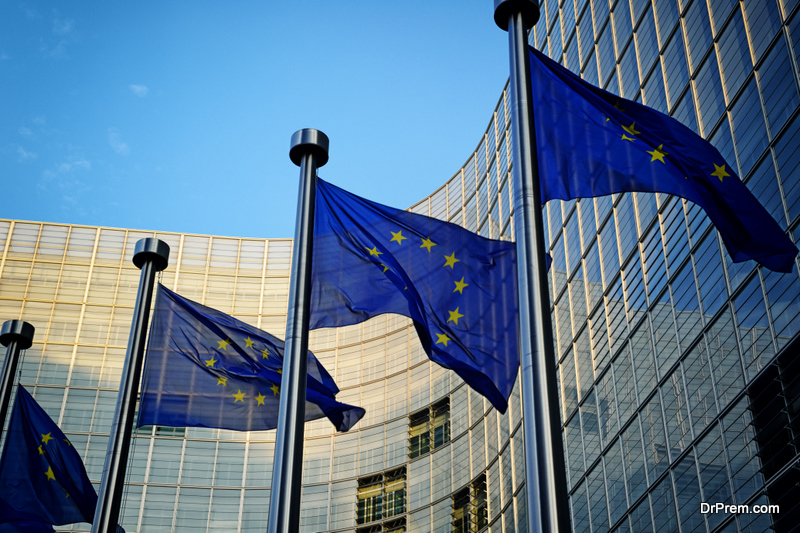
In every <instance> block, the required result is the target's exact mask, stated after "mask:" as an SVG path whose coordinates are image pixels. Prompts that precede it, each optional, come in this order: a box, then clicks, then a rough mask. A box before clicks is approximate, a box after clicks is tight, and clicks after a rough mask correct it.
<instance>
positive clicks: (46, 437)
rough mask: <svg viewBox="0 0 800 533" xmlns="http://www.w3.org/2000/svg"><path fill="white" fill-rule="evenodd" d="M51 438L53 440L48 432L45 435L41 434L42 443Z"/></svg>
mask: <svg viewBox="0 0 800 533" xmlns="http://www.w3.org/2000/svg"><path fill="white" fill-rule="evenodd" d="M51 440H53V437H51V436H50V433H48V434H47V435H44V434H43V435H42V442H43V443H44V444H47V443H48V442H50V441H51Z"/></svg>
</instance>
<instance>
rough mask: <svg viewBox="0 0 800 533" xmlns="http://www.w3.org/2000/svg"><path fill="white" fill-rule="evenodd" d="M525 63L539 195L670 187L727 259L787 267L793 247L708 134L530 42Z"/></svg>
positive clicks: (551, 196)
mask: <svg viewBox="0 0 800 533" xmlns="http://www.w3.org/2000/svg"><path fill="white" fill-rule="evenodd" d="M530 65H531V83H532V91H533V94H532V98H533V108H534V122H535V129H536V147H537V150H538V153H539V158H538V159H539V179H540V181H541V192H542V202H547V201H549V200H553V199H557V198H558V199H561V200H571V199H573V198H589V197H594V196H603V195H607V194H612V193H621V192H660V193H667V194H674V195H676V196H680V197H681V198H685V199H686V200H689V201H691V202H694V203H695V204H697V205H698V206H700V207H701V208H703V209H704V210H705V212H706V214H707V215H708V217H709V219H710V220H711V222H712V223H713V224H714V226H715V227H716V228H717V230H718V231H719V233H720V235H721V236H722V240H723V242H724V243H725V246H726V248H727V250H728V253H729V254H730V255H731V258H732V259H733V260H734V261H736V262H739V261H746V260H748V259H753V260H755V261H757V262H758V263H760V264H762V265H763V266H765V267H767V268H769V269H771V270H775V271H778V272H790V271H791V270H792V266H793V265H794V258H795V256H796V255H797V247H796V246H795V245H794V243H793V242H792V241H791V239H789V237H788V236H787V235H786V234H785V233H784V232H783V230H782V229H781V228H780V226H779V225H778V224H777V222H776V221H775V220H774V219H773V218H772V217H771V216H770V214H769V213H768V212H767V210H766V209H765V208H764V207H763V206H762V205H761V203H759V201H758V200H757V199H756V197H755V196H754V195H753V194H752V193H751V192H750V190H749V189H748V188H747V186H746V185H745V184H744V183H742V181H741V180H740V179H739V178H738V176H736V173H735V172H734V169H733V168H731V167H730V166H729V165H728V164H727V163H726V162H725V160H724V159H723V158H722V155H720V153H719V151H718V150H717V149H716V148H714V146H713V145H712V144H711V143H709V142H708V141H706V140H704V139H703V138H701V137H700V136H699V135H697V134H696V133H695V132H693V131H692V130H690V129H689V128H687V127H686V126H684V125H683V124H681V123H680V122H678V121H677V120H675V119H673V118H671V117H669V116H667V115H664V114H662V113H660V112H658V111H656V110H654V109H650V108H648V107H646V106H644V105H642V104H638V103H636V102H632V101H630V100H625V99H623V98H620V97H618V96H616V95H613V94H611V93H609V92H607V91H604V90H602V89H599V88H597V87H595V86H593V85H591V84H590V83H588V82H586V81H584V80H582V79H580V78H579V77H578V76H576V75H575V74H573V73H572V72H571V71H569V70H567V69H566V68H564V67H563V66H561V65H559V64H558V63H556V62H555V61H553V60H551V59H550V58H548V57H546V56H545V55H544V54H542V53H540V52H539V51H537V50H535V49H533V48H531V49H530Z"/></svg>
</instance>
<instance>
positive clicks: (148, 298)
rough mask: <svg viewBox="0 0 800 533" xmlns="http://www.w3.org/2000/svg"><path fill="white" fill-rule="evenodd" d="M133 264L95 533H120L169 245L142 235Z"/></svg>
mask: <svg viewBox="0 0 800 533" xmlns="http://www.w3.org/2000/svg"><path fill="white" fill-rule="evenodd" d="M133 264H134V265H136V266H137V267H138V268H140V269H141V270H142V274H141V276H140V278H139V292H138V294H137V295H136V307H135V308H134V311H133V320H132V322H131V334H130V337H129V338H128V351H127V353H126V354H125V364H124V366H123V368H122V379H121V380H120V384H119V395H118V396H117V410H116V416H115V418H114V425H113V426H112V428H111V438H110V439H109V441H108V450H107V451H106V461H105V464H104V466H103V479H102V481H101V483H100V493H99V495H98V500H97V508H96V510H95V513H94V522H93V523H92V533H116V531H117V522H118V521H119V510H120V506H121V504H122V489H123V488H124V485H125V470H126V468H127V466H128V452H129V450H130V444H131V435H132V434H133V415H134V412H135V411H136V399H137V397H138V395H139V379H140V378H141V375H142V361H143V360H144V346H145V340H146V337H147V331H146V328H147V322H148V320H149V318H150V304H151V303H152V300H153V288H154V286H155V279H156V272H159V271H161V270H164V269H165V268H167V265H168V264H169V245H167V243H165V242H164V241H160V240H158V239H153V238H147V239H141V240H140V241H138V242H137V243H136V248H135V251H134V254H133Z"/></svg>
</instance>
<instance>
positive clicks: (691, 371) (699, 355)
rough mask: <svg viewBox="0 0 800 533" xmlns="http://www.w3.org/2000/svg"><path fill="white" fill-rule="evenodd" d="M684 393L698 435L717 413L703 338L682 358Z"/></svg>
mask: <svg viewBox="0 0 800 533" xmlns="http://www.w3.org/2000/svg"><path fill="white" fill-rule="evenodd" d="M683 370H684V372H683V374H684V376H685V377H686V394H687V395H688V397H689V410H690V413H691V416H692V424H693V425H694V432H695V435H699V434H700V432H701V431H703V429H705V427H706V426H707V425H708V424H709V423H711V421H712V420H713V418H714V417H715V416H716V415H717V404H716V395H715V394H714V387H713V383H712V379H711V369H710V368H709V365H708V350H707V349H706V345H705V342H703V339H701V340H700V342H699V343H698V344H696V345H695V347H694V348H692V350H691V351H690V352H689V353H688V354H687V356H686V358H685V359H684V360H683Z"/></svg>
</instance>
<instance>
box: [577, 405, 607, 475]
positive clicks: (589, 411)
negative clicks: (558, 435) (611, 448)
mask: <svg viewBox="0 0 800 533" xmlns="http://www.w3.org/2000/svg"><path fill="white" fill-rule="evenodd" d="M580 415H581V426H582V427H583V451H584V455H585V457H586V464H587V465H588V464H592V463H594V461H595V459H597V457H598V456H599V455H600V451H601V450H602V448H603V444H602V442H601V441H600V426H599V424H598V421H597V405H596V404H595V402H594V392H592V393H590V394H589V397H588V398H587V399H586V401H585V402H584V403H583V404H582V405H581V408H580Z"/></svg>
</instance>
